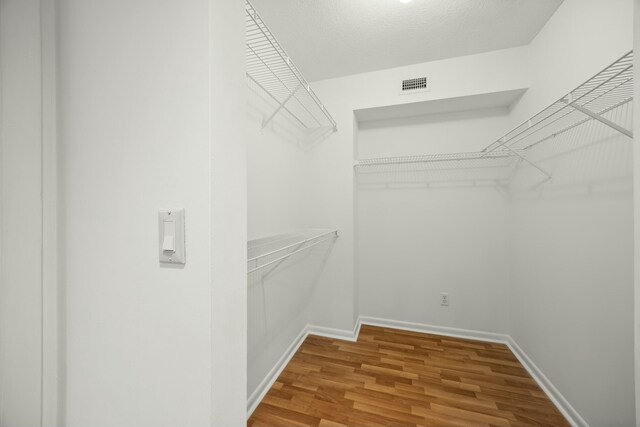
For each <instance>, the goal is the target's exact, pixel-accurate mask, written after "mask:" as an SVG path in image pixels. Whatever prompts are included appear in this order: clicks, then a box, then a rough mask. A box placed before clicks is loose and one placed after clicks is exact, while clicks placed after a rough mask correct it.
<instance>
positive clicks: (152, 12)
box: [58, 0, 246, 426]
mask: <svg viewBox="0 0 640 427" xmlns="http://www.w3.org/2000/svg"><path fill="white" fill-rule="evenodd" d="M58 6H59V10H58V18H59V26H58V37H59V39H58V48H59V52H58V53H59V57H58V65H59V94H58V95H59V98H58V99H59V102H58V107H59V111H58V113H59V136H60V157H61V163H60V173H61V184H62V185H61V187H62V188H61V192H62V198H61V200H62V207H61V218H60V220H61V229H62V230H63V233H64V234H63V242H62V250H63V253H62V255H63V259H64V262H63V264H62V268H63V276H62V277H63V278H64V283H65V286H66V289H65V291H66V310H67V312H66V358H67V361H66V362H67V363H66V366H67V376H66V387H67V390H66V392H67V393H66V412H67V414H66V417H67V420H66V422H67V425H69V426H88V425H91V426H113V425H118V426H134V425H135V426H162V425H166V426H173V425H190V426H196V425H238V424H240V423H241V422H243V420H244V416H245V397H246V382H245V375H246V374H245V373H246V359H245V357H246V287H245V279H246V276H245V265H244V259H245V254H246V252H245V251H246V216H245V213H244V212H246V207H245V204H246V185H245V182H246V181H245V179H246V169H245V167H246V152H245V146H244V143H243V142H244V137H243V131H242V120H243V116H244V108H245V103H244V57H243V43H244V26H243V8H242V5H241V4H240V3H238V2H234V1H224V2H213V1H207V0H189V1H187V2H180V3H175V2H167V1H162V2H155V3H153V4H149V3H148V2H144V1H137V0H136V1H115V2H97V3H96V2H86V1H81V0H62V1H60V2H59V3H58ZM223 41H224V42H223ZM238 76H239V77H238ZM174 207H183V208H185V209H186V247H187V262H186V265H185V266H184V267H182V268H171V267H167V266H161V265H159V263H158V255H157V245H158V236H157V211H158V209H161V208H174ZM229 254H232V256H229Z"/></svg>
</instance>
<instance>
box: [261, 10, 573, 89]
mask: <svg viewBox="0 0 640 427" xmlns="http://www.w3.org/2000/svg"><path fill="white" fill-rule="evenodd" d="M251 2H252V4H253V5H254V6H255V8H256V9H257V11H258V13H260V15H261V16H262V18H263V19H264V21H265V22H266V23H267V25H268V26H269V28H270V29H271V31H272V32H273V33H274V34H275V36H276V37H277V38H278V40H279V41H280V43H281V44H282V46H283V47H284V48H285V49H286V50H287V52H288V54H289V55H290V56H291V58H292V59H293V61H294V62H295V63H296V65H297V66H298V67H299V68H300V70H301V71H302V73H303V74H304V75H305V77H306V78H307V80H309V81H315V80H322V79H327V78H332V77H339V76H345V75H349V74H357V73H363V72H367V71H374V70H381V69H385V68H392V67H399V66H403V65H409V64H417V63H420V62H428V61H434V60H438V59H444V58H452V57H456V56H463V55H471V54H475V53H481V52H488V51H491V50H497V49H505V48H509V47H516V46H522V45H526V44H528V43H529V42H530V41H531V40H532V39H533V38H534V37H535V35H536V34H537V33H538V31H540V29H541V28H542V27H543V26H544V24H545V23H546V22H547V20H548V19H549V18H550V17H551V15H552V14H553V13H554V12H555V10H556V9H557V8H558V6H560V4H561V3H562V0H413V1H411V2H410V3H407V4H402V3H400V1H399V0H251Z"/></svg>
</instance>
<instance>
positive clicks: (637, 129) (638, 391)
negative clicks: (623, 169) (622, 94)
mask: <svg viewBox="0 0 640 427" xmlns="http://www.w3.org/2000/svg"><path fill="white" fill-rule="evenodd" d="M633 16H634V18H633V19H634V41H633V50H634V52H638V51H640V0H635V1H634V7H633ZM633 70H634V72H633V79H634V81H636V82H638V81H640V56H639V55H635V56H634V59H633ZM633 113H634V118H633V123H634V125H633V132H634V135H635V136H634V139H633V142H634V149H633V160H634V161H633V167H634V170H640V150H638V148H637V146H636V145H637V143H638V135H640V85H638V84H636V85H634V100H633ZM633 201H634V215H633V219H634V225H635V227H634V231H635V232H634V249H635V250H634V255H637V254H639V253H640V227H638V226H637V224H640V173H634V175H633ZM634 272H635V275H634V319H635V321H634V338H635V339H634V343H635V346H634V347H635V357H634V360H635V403H636V423H635V425H636V426H638V425H640V259H639V258H638V257H637V256H634Z"/></svg>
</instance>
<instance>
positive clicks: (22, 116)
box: [0, 0, 42, 426]
mask: <svg viewBox="0 0 640 427" xmlns="http://www.w3.org/2000/svg"><path fill="white" fill-rule="evenodd" d="M0 79H1V88H0V93H1V96H2V99H1V102H2V113H1V117H0V122H1V126H2V128H1V130H2V135H1V138H0V144H1V146H0V207H1V210H0V221H1V226H0V425H3V426H5V425H6V426H37V425H41V412H42V411H41V406H42V396H41V393H42V384H41V381H42V280H41V279H42V277H41V274H42V258H41V248H42V202H41V199H40V194H41V191H42V181H41V178H42V173H41V170H42V169H41V158H42V126H41V125H42V123H41V119H42V98H41V79H42V68H41V47H40V2H39V1H38V0H28V1H22V0H3V1H1V2H0Z"/></svg>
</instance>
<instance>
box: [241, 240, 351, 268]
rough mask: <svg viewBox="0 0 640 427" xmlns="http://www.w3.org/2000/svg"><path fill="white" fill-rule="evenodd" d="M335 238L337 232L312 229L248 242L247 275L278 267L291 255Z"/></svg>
mask: <svg viewBox="0 0 640 427" xmlns="http://www.w3.org/2000/svg"><path fill="white" fill-rule="evenodd" d="M337 237H338V230H326V229H317V230H316V229H312V230H304V231H297V232H294V233H288V234H281V235H278V236H273V237H269V238H265V239H259V240H252V241H249V242H248V243H247V254H248V260H247V274H251V273H253V272H255V271H258V270H260V269H262V268H264V267H268V266H270V265H274V266H278V265H280V263H282V262H284V261H285V260H286V259H287V258H289V257H290V256H292V255H295V254H297V253H300V252H302V251H306V250H308V249H311V248H312V247H314V246H316V245H319V244H321V243H324V242H327V241H330V240H333V239H335V238H337Z"/></svg>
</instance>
